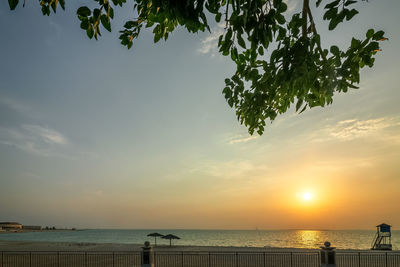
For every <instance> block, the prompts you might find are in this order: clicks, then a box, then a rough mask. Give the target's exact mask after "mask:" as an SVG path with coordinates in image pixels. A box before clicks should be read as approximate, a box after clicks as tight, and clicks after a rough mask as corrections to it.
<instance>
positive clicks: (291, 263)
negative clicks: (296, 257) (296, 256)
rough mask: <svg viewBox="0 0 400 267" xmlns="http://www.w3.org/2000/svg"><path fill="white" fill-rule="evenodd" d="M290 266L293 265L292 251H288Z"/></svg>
mask: <svg viewBox="0 0 400 267" xmlns="http://www.w3.org/2000/svg"><path fill="white" fill-rule="evenodd" d="M290 267H293V252H290Z"/></svg>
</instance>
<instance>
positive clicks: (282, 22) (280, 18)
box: [275, 14, 286, 24]
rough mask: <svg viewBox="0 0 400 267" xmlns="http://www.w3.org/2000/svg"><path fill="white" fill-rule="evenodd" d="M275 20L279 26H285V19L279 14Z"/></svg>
mask: <svg viewBox="0 0 400 267" xmlns="http://www.w3.org/2000/svg"><path fill="white" fill-rule="evenodd" d="M275 19H276V21H277V22H278V23H279V24H285V23H286V19H285V17H284V16H282V15H281V14H277V15H276V16H275Z"/></svg>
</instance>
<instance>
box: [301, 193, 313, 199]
mask: <svg viewBox="0 0 400 267" xmlns="http://www.w3.org/2000/svg"><path fill="white" fill-rule="evenodd" d="M302 198H303V200H304V201H310V200H312V198H313V195H312V194H311V193H310V192H304V193H303V195H302Z"/></svg>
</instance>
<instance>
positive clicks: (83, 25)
mask: <svg viewBox="0 0 400 267" xmlns="http://www.w3.org/2000/svg"><path fill="white" fill-rule="evenodd" d="M88 28H89V20H87V19H86V20H83V21H82V22H81V29H83V30H87V29H88Z"/></svg>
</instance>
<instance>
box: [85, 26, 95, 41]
mask: <svg viewBox="0 0 400 267" xmlns="http://www.w3.org/2000/svg"><path fill="white" fill-rule="evenodd" d="M86 34H87V36H88V37H89V38H90V39H92V38H93V35H94V30H93V27H92V25H90V24H89V28H88V29H87V30H86Z"/></svg>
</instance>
